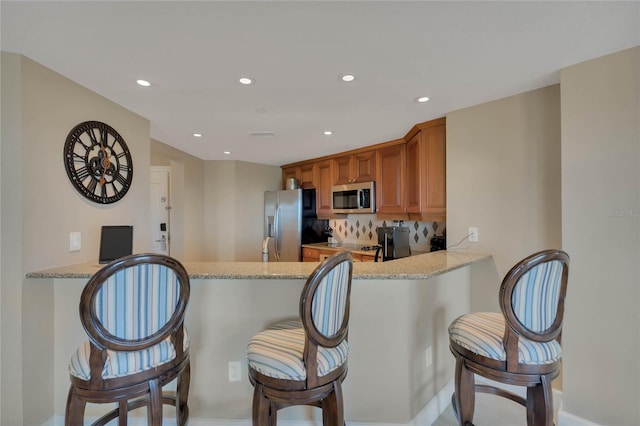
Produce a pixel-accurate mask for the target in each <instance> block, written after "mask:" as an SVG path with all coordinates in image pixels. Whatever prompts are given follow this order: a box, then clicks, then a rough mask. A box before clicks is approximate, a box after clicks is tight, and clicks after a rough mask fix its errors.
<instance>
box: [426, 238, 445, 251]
mask: <svg viewBox="0 0 640 426" xmlns="http://www.w3.org/2000/svg"><path fill="white" fill-rule="evenodd" d="M446 249H447V237H445V236H444V235H442V236H440V237H435V236H434V237H433V238H431V243H430V247H429V251H438V250H446Z"/></svg>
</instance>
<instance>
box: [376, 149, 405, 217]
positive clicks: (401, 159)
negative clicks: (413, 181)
mask: <svg viewBox="0 0 640 426" xmlns="http://www.w3.org/2000/svg"><path fill="white" fill-rule="evenodd" d="M376 163H377V164H376V165H377V172H376V175H377V186H376V198H377V199H376V204H377V207H378V208H377V210H378V213H404V212H405V206H404V179H405V167H406V146H405V144H404V143H402V144H398V145H392V146H389V147H386V148H381V149H379V150H377V151H376Z"/></svg>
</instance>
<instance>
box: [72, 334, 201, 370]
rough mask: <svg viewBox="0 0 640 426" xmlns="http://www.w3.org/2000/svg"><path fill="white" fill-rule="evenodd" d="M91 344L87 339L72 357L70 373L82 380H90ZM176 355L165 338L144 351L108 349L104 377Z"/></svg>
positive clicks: (154, 364) (186, 342)
mask: <svg viewBox="0 0 640 426" xmlns="http://www.w3.org/2000/svg"><path fill="white" fill-rule="evenodd" d="M183 348H184V351H185V352H186V351H187V350H188V349H189V337H188V336H187V329H186V327H185V329H184V344H183ZM90 352H91V346H90V343H89V341H88V340H87V341H85V342H84V343H83V344H82V345H81V346H80V347H78V349H77V350H76V352H75V353H74V354H73V356H72V357H71V362H70V363H69V373H71V375H72V376H75V377H78V378H80V379H82V380H89V379H90V377H91V369H90V368H89V355H90ZM175 357H176V351H175V349H174V347H173V345H172V344H171V342H170V340H169V339H167V340H164V341H162V342H160V343H158V344H157V345H154V346H151V347H150V348H147V349H145V350H142V351H134V352H118V351H111V350H107V359H106V360H105V363H104V370H102V378H103V379H113V378H115V377H123V376H128V375H130V374H135V373H140V372H142V371H146V370H149V369H152V368H154V367H158V366H159V365H162V364H165V363H167V362H169V361H171V360H173V359H174V358H175Z"/></svg>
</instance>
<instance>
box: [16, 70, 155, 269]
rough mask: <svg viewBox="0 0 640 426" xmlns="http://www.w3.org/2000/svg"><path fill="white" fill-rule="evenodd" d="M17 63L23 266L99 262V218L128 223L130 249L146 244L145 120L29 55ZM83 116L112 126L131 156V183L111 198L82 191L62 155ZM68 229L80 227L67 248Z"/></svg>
mask: <svg viewBox="0 0 640 426" xmlns="http://www.w3.org/2000/svg"><path fill="white" fill-rule="evenodd" d="M22 64H23V65H22V78H23V85H22V120H23V124H22V150H23V154H22V155H23V163H22V164H23V167H22V178H23V182H22V203H23V209H24V210H23V220H24V223H25V226H23V235H22V241H23V244H24V245H23V259H24V271H25V272H26V271H34V270H38V269H44V268H50V267H54V266H59V265H69V264H73V263H80V262H86V261H92V260H93V261H97V259H98V246H99V240H100V226H101V225H133V227H134V247H133V250H134V252H141V251H147V250H148V249H149V247H150V242H149V234H150V232H149V229H148V226H147V219H148V217H149V211H148V209H149V207H148V206H149V201H148V200H149V164H150V147H149V140H150V139H149V121H148V120H146V119H144V118H143V117H140V116H139V115H136V114H134V113H132V112H131V111H129V110H127V109H125V108H123V107H121V106H119V105H117V104H115V103H113V102H111V101H109V100H107V99H105V98H102V97H100V96H98V95H96V94H95V93H94V92H91V91H90V90H87V89H86V88H85V87H83V86H80V85H79V84H77V83H74V82H72V81H71V80H68V79H66V78H64V77H62V76H61V75H59V74H57V73H54V72H51V70H49V69H47V68H45V67H43V66H41V65H39V64H37V63H35V62H33V61H31V60H29V59H27V58H24V59H23V62H22ZM87 120H98V121H103V122H105V123H107V124H109V125H111V126H112V127H113V128H114V129H116V130H117V131H118V133H120V135H121V136H122V137H123V138H124V140H125V141H126V143H127V146H128V147H129V150H130V151H131V156H132V157H133V183H132V185H131V188H130V189H129V192H128V193H127V194H126V195H125V197H124V198H123V199H122V200H120V201H118V202H116V203H113V204H110V205H99V204H96V203H94V202H91V201H89V200H87V199H86V198H85V197H83V196H82V195H80V194H79V193H78V192H77V191H76V190H75V189H74V188H73V186H72V185H71V183H70V182H69V178H68V177H67V174H66V171H65V168H64V164H63V162H62V148H63V146H64V142H65V139H66V137H67V134H68V133H69V131H70V130H71V129H72V128H73V127H74V126H75V125H76V124H78V123H81V122H83V121H87ZM72 231H79V232H81V233H82V250H81V251H79V252H74V253H70V252H69V233H70V232H72Z"/></svg>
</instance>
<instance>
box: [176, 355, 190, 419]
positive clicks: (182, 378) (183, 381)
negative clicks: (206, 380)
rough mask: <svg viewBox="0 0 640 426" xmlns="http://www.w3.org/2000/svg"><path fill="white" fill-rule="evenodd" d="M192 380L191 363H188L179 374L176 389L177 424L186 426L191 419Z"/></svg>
mask: <svg viewBox="0 0 640 426" xmlns="http://www.w3.org/2000/svg"><path fill="white" fill-rule="evenodd" d="M190 382H191V364H190V363H188V364H187V366H186V367H185V368H184V370H183V371H182V373H180V375H179V376H178V386H177V391H176V424H177V425H178V426H184V425H186V424H187V420H188V419H189V406H188V405H187V401H188V400H189V384H190Z"/></svg>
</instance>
